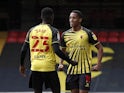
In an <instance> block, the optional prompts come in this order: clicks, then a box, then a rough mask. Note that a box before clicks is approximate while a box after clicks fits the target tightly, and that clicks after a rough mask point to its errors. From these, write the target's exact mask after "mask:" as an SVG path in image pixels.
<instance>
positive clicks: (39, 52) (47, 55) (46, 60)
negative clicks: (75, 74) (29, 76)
mask: <svg viewBox="0 0 124 93" xmlns="http://www.w3.org/2000/svg"><path fill="white" fill-rule="evenodd" d="M52 36H53V31H52V29H51V27H50V25H48V24H39V25H37V26H35V27H34V28H33V29H32V30H31V32H30V35H29V44H30V53H31V70H32V71H43V72H47V71H54V70H55V65H56V60H55V53H54V51H53V48H52Z"/></svg>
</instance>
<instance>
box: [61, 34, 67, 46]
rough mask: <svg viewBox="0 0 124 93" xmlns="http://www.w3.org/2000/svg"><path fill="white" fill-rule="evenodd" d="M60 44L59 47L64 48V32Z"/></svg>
mask: <svg viewBox="0 0 124 93" xmlns="http://www.w3.org/2000/svg"><path fill="white" fill-rule="evenodd" d="M60 44H61V47H66V43H65V41H64V32H63V33H62V36H61V41H60Z"/></svg>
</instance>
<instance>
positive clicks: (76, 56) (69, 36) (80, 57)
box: [61, 27, 99, 74]
mask: <svg viewBox="0 0 124 93" xmlns="http://www.w3.org/2000/svg"><path fill="white" fill-rule="evenodd" d="M98 43H99V42H98V40H97V37H96V36H95V34H94V33H93V32H92V31H90V30H89V29H86V28H84V27H82V28H81V29H80V30H79V31H72V29H69V30H67V31H65V32H64V33H63V34H62V40H61V46H62V47H63V48H66V52H67V53H68V55H69V57H70V58H71V59H72V60H76V61H78V65H76V66H72V65H71V64H70V65H69V67H68V71H67V74H84V73H90V72H91V64H92V63H91V59H92V51H91V47H92V45H96V44H98Z"/></svg>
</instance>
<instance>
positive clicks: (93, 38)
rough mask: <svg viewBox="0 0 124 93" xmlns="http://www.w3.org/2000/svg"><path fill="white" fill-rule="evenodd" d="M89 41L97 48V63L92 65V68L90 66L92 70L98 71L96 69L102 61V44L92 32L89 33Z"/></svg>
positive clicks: (99, 67) (98, 68)
mask: <svg viewBox="0 0 124 93" xmlns="http://www.w3.org/2000/svg"><path fill="white" fill-rule="evenodd" d="M89 42H90V43H92V44H93V45H95V47H96V48H97V50H98V53H97V64H96V65H95V66H93V68H92V70H94V71H98V70H100V69H101V61H102V56H103V46H102V44H101V43H100V42H99V41H98V39H97V37H96V35H95V34H94V33H93V32H91V33H90V36H89Z"/></svg>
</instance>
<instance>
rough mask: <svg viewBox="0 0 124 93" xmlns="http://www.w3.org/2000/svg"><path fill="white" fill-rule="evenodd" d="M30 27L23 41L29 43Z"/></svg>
mask: <svg viewBox="0 0 124 93" xmlns="http://www.w3.org/2000/svg"><path fill="white" fill-rule="evenodd" d="M31 30H32V29H30V30H29V31H28V33H27V35H26V38H25V42H27V43H29V35H30V32H31Z"/></svg>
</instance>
